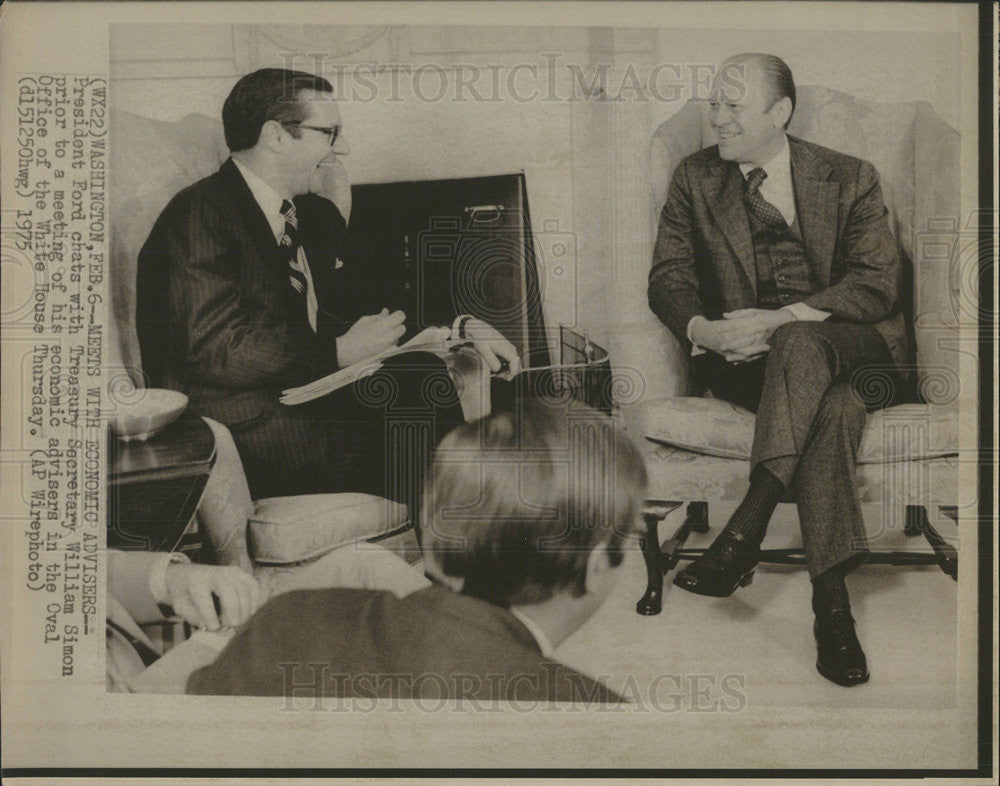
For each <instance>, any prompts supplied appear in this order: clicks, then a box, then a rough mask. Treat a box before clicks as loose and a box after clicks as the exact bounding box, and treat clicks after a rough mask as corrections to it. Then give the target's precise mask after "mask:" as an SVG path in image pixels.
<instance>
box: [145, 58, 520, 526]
mask: <svg viewBox="0 0 1000 786" xmlns="http://www.w3.org/2000/svg"><path fill="white" fill-rule="evenodd" d="M332 90H333V89H332V87H331V85H330V83H329V82H328V81H327V80H325V79H323V78H321V77H318V76H315V75H312V74H307V73H304V72H301V71H290V70H285V69H262V70H259V71H255V72H253V73H251V74H248V75H247V76H245V77H243V78H242V79H240V80H239V81H238V82H237V84H236V85H235V86H234V87H233V89H232V91H231V92H230V94H229V97H228V98H227V99H226V101H225V104H224V106H223V109H222V121H223V128H224V132H225V138H226V144H227V145H228V147H229V149H230V151H231V158H230V159H229V160H227V161H226V162H225V163H224V164H223V165H222V167H221V168H220V169H219V171H218V172H216V173H215V174H213V175H211V176H209V177H207V178H205V179H203V180H201V181H199V182H197V183H195V184H194V185H192V186H189V187H188V188H186V189H184V190H183V191H181V192H180V193H179V194H177V195H176V196H175V197H174V198H173V199H172V200H171V202H170V204H168V205H167V207H166V208H165V209H164V211H163V213H162V214H161V215H160V217H159V219H158V220H157V222H156V225H155V226H154V227H153V230H152V232H151V233H150V236H149V238H148V240H147V241H146V243H145V245H144V246H143V248H142V250H141V252H140V254H139V262H138V285H137V309H136V311H137V314H136V317H137V318H136V325H137V332H138V336H139V341H140V346H141V350H142V360H143V370H144V372H145V373H146V375H147V376H148V383H149V384H150V385H151V386H156V387H166V388H172V389H175V390H180V391H182V392H184V393H186V394H187V395H188V397H189V398H190V401H191V406H192V408H193V409H194V410H195V411H196V412H198V413H199V414H201V415H205V416H208V417H211V418H214V419H216V420H219V421H221V422H222V423H224V424H225V425H226V426H228V427H229V429H230V431H231V432H232V434H233V438H234V440H235V441H236V445H237V447H238V448H239V451H240V455H241V458H242V459H243V464H244V468H245V470H246V474H247V480H248V482H249V485H250V491H251V493H252V495H253V496H254V497H263V496H274V495H287V494H305V493H318V492H325V491H367V492H371V493H376V494H380V495H384V496H394V497H398V496H399V494H396V493H391V492H387V489H390V488H391V489H404V491H402V492H400V493H401V494H404V495H405V494H406V493H413V492H406V491H405V489H417V488H419V486H420V483H419V478H410V477H409V476H407V477H405V478H400V477H397V474H398V473H397V472H396V470H395V469H394V466H395V465H396V464H399V463H402V464H407V463H409V464H410V469H407V470H406V472H411V471H412V464H413V462H416V463H417V464H419V465H423V464H425V463H426V460H427V457H426V456H425V455H423V454H425V453H426V452H427V448H426V447H421V446H409V447H412V449H413V450H414V451H415V453H416V454H421V455H416V454H415V455H414V456H412V457H410V458H408V459H406V460H403V461H402V462H399V461H397V459H398V457H397V456H395V455H394V456H390V457H386V456H385V454H384V451H385V448H384V445H385V442H386V440H385V431H384V429H385V421H386V419H387V417H388V416H389V415H392V414H393V413H391V412H389V410H393V409H394V410H395V411H396V413H402V412H405V411H410V410H413V411H416V412H418V413H425V415H422V416H426V417H430V418H432V419H434V438H435V439H440V437H442V436H443V435H444V434H445V433H446V432H447V430H449V429H450V428H451V427H452V426H454V425H457V424H458V423H460V422H461V421H462V413H461V408H460V406H459V404H458V401H457V396H456V395H455V391H454V388H453V387H452V386H451V383H450V380H449V378H448V375H447V371H446V369H445V368H444V366H443V364H442V362H441V361H440V360H439V359H438V358H437V357H436V356H433V355H429V354H426V353H420V354H416V353H414V354H408V355H401V356H398V357H396V358H393V359H391V360H390V361H387V362H386V364H385V368H384V369H383V370H382V371H380V372H378V374H377V375H376V376H375V377H372V378H369V379H368V380H366V381H363V383H364V384H360V383H359V385H356V386H355V387H353V388H345V389H343V390H341V391H337V392H335V393H334V394H331V395H329V396H326V397H324V398H322V399H319V400H317V401H314V402H310V403H307V404H301V405H298V406H285V405H283V404H280V403H279V400H278V397H279V394H280V392H281V391H282V390H283V389H286V388H289V387H294V386H297V385H302V384H305V383H307V382H310V381H312V380H315V379H317V378H319V377H321V376H324V375H326V374H329V373H331V372H333V371H336V370H337V369H339V368H345V367H347V366H350V365H352V364H354V363H357V362H358V361H361V360H364V359H366V358H369V357H372V356H374V355H376V354H378V353H380V352H382V351H384V350H386V349H388V348H390V347H392V346H394V345H395V344H396V342H397V341H398V340H399V339H400V337H401V336H402V335H403V333H404V330H405V329H404V326H403V321H404V318H405V315H404V314H403V313H402V312H400V311H396V312H393V313H390V312H389V311H388V310H387V309H384V308H383V309H381V310H379V309H378V308H377V307H376V308H375V309H374V310H372V309H371V308H369V309H368V311H369V313H364V307H363V306H362V305H361V303H363V302H364V298H362V297H361V296H360V293H361V292H362V291H367V289H366V282H365V271H364V267H363V260H358V259H355V258H354V257H353V256H352V254H351V253H350V246H349V239H348V234H347V226H346V223H345V220H344V218H343V216H342V215H341V213H340V211H339V210H338V208H337V207H336V206H335V204H334V202H333V201H331V200H330V199H327V198H325V197H323V196H320V195H319V194H318V193H316V192H318V191H320V190H321V185H322V184H323V183H330V182H332V183H334V191H337V190H338V189H340V193H341V194H342V195H344V196H349V186H348V185H347V181H346V176H345V170H344V169H343V166H342V165H341V164H340V162H339V158H338V156H339V155H341V154H344V153H347V152H348V147H347V143H346V140H345V139H344V136H343V134H342V133H341V128H342V123H341V118H340V112H339V110H338V108H337V103H336V101H335V100H334V96H333V94H332ZM325 191H326V192H327V193H329V191H330V189H329V188H327V189H325ZM461 327H462V330H463V336H468V337H470V338H472V339H476V340H478V341H477V344H476V346H477V349H479V350H480V352H481V354H483V356H484V358H485V359H486V361H487V362H488V363H489V365H490V366H491V367H492V368H493V370H497V369H499V367H500V362H501V360H504V361H507V362H508V363H510V364H511V365H512V366H513V365H516V363H517V356H516V350H515V348H514V347H513V345H511V344H510V343H509V342H507V341H506V340H505V339H503V337H502V336H500V334H499V333H497V332H496V331H495V330H493V329H492V328H491V327H490V326H489V325H486V324H485V323H482V322H479V321H478V320H468V319H466V320H464V321H463V323H462V325H461ZM432 379H433V380H434V381H435V382H434V384H433V388H434V393H435V395H434V397H433V398H434V400H433V401H428V400H427V398H428V397H427V395H426V391H427V389H428V387H429V386H431V384H432ZM385 390H389V391H391V394H390V395H388V396H384V395H382V392H383V391H385ZM426 413H429V414H426ZM406 449H407V448H406V446H404V447H402V448H394V450H402V451H403V452H405V450H406ZM400 501H403V502H407V503H410V505H411V510H413V509H414V507H415V504H414V503H415V502H416V500H415V499H405V498H404V499H401V500H400Z"/></svg>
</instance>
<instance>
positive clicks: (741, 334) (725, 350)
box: [691, 308, 795, 363]
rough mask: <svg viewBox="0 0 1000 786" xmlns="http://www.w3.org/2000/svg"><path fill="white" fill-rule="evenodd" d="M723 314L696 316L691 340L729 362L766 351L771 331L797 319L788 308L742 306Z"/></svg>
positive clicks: (768, 347)
mask: <svg viewBox="0 0 1000 786" xmlns="http://www.w3.org/2000/svg"><path fill="white" fill-rule="evenodd" d="M723 316H724V317H725V318H724V319H716V320H708V319H705V318H704V317H695V318H694V319H693V320H692V321H691V340H692V341H694V343H695V344H697V345H698V346H699V347H702V348H704V349H708V350H711V351H712V352H716V353H718V354H719V355H722V356H723V357H724V358H725V359H726V360H728V361H729V362H730V363H745V362H747V361H749V360H753V359H755V358H757V357H759V356H760V355H762V354H764V353H765V352H767V351H768V350H769V349H770V346H768V344H767V339H768V338H769V337H770V336H771V334H772V333H773V332H774V331H775V330H776V329H777V328H778V326H779V325H783V324H784V323H785V322H791V321H792V320H794V319H795V317H794V316H793V315H792V314H791V313H789V312H788V311H784V310H781V309H778V310H776V311H771V310H768V309H762V308H741V309H739V310H737V311H728V312H726V313H725V314H723Z"/></svg>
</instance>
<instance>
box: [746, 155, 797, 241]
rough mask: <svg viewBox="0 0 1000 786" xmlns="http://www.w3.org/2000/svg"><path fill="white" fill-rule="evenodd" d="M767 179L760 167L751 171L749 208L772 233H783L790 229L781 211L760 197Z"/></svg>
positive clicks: (748, 194) (749, 176)
mask: <svg viewBox="0 0 1000 786" xmlns="http://www.w3.org/2000/svg"><path fill="white" fill-rule="evenodd" d="M766 177H767V172H765V171H764V170H763V169H761V168H760V167H757V168H756V169H751V170H750V172H749V173H748V174H747V206H748V207H749V208H750V210H751V212H752V213H753V214H754V216H755V217H756V218H757V220H758V221H760V223H762V224H763V225H764V226H766V227H767V228H768V229H770V230H771V231H772V232H783V231H784V230H786V229H788V223H787V222H786V221H785V217H784V216H782V215H781V211H780V210H778V208H776V207H775V206H774V205H772V204H771V203H770V202H768V201H767V200H766V199H764V197H762V196H761V195H760V184H761V183H763V182H764V178H766Z"/></svg>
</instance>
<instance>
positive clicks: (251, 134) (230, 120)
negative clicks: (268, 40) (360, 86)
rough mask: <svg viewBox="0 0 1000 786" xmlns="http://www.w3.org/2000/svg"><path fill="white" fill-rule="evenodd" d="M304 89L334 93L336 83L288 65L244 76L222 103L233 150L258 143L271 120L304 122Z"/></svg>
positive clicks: (225, 124) (224, 119)
mask: <svg viewBox="0 0 1000 786" xmlns="http://www.w3.org/2000/svg"><path fill="white" fill-rule="evenodd" d="M303 90H315V91H316V92H319V93H332V92H333V86H332V85H331V84H330V83H329V82H328V81H327V80H326V79H324V78H323V77H321V76H316V75H315V74H309V73H306V72H305V71H292V70H289V69H286V68H261V69H260V70H258V71H254V72H253V73H250V74H247V75H246V76H244V77H243V78H242V79H240V80H239V81H238V82H237V83H236V84H235V85H234V86H233V89H232V90H231V91H230V92H229V96H228V97H227V98H226V102H225V103H224V104H223V105H222V128H223V131H224V132H225V135H226V144H227V145H228V146H229V149H230V151H231V152H233V153H238V152H239V151H241V150H248V149H250V148H251V147H253V146H254V145H256V144H257V140H258V139H259V138H260V130H261V128H262V127H263V125H264V123H266V122H267V121H268V120H276V121H277V122H279V123H300V122H302V121H303V120H304V119H305V117H306V111H305V106H304V105H303V104H302V102H301V101H300V100H299V94H300V93H301V92H302V91H303ZM295 131H297V129H294V130H293V131H292V133H294V132H295Z"/></svg>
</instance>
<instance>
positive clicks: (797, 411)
mask: <svg viewBox="0 0 1000 786" xmlns="http://www.w3.org/2000/svg"><path fill="white" fill-rule="evenodd" d="M770 344H771V350H770V352H768V355H767V362H766V365H765V369H764V380H763V385H762V388H761V394H760V401H759V403H758V406H757V420H756V425H755V430H754V441H753V449H752V452H751V457H750V460H751V465H752V467H756V466H757V465H758V464H760V463H762V462H766V465H767V468H768V469H769V470H770V471H771V473H772V474H773V475H774V476H775V477H777V478H778V480H780V481H781V482H782V483H783V484H784V485H785V486H786V488H787V487H789V486H790V485H791V484H792V481H793V478H794V476H795V472H796V468H797V466H798V463H799V459H800V457H801V456H802V454H803V452H804V451H805V449H806V446H807V444H808V442H809V439H810V436H811V434H812V431H813V422H814V421H815V419H816V415H817V413H818V412H819V409H820V405H821V404H822V402H823V398H824V396H825V395H826V392H827V389H828V388H829V387H830V385H831V384H832V383H833V382H834V380H838V381H845V382H848V383H850V384H852V385H856V384H857V383H858V381H859V380H860V379H862V378H863V375H865V374H866V373H870V374H881V375H882V376H884V378H885V381H886V384H888V385H897V386H898V381H897V380H896V378H895V373H894V371H893V368H894V367H893V361H892V356H891V355H890V354H889V350H888V347H886V345H885V341H884V340H883V339H882V336H881V335H879V333H878V331H876V330H875V328H873V327H871V326H870V325H845V324H840V323H830V322H792V323H789V324H786V325H782V326H781V327H779V328H778V329H777V330H776V331H775V332H774V334H773V335H772V336H771V339H770ZM882 405H883V406H884V403H883V404H882Z"/></svg>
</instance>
